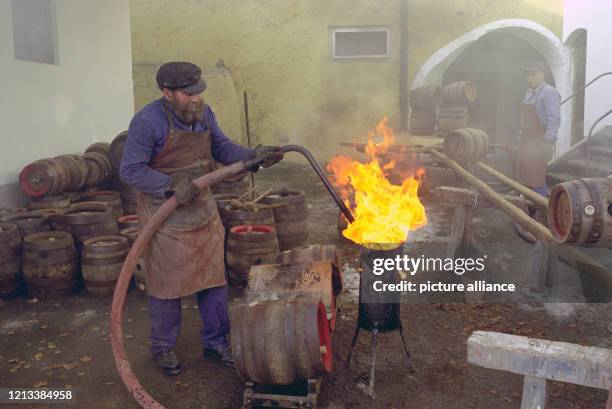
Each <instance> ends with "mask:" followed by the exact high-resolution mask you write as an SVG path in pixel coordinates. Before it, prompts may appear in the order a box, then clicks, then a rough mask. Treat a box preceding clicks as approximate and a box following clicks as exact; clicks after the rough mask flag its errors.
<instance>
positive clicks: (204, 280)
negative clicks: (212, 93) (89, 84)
mask: <svg viewBox="0 0 612 409" xmlns="http://www.w3.org/2000/svg"><path fill="white" fill-rule="evenodd" d="M157 84H158V86H159V89H160V90H161V92H162V94H163V95H162V97H161V98H160V99H158V100H155V101H153V102H151V103H150V104H148V105H147V106H145V107H144V108H143V109H141V110H140V111H139V112H138V113H136V115H134V118H133V119H132V121H131V123H130V127H129V130H128V138H127V140H126V143H125V148H124V151H123V159H122V161H121V170H120V175H121V178H122V179H123V180H124V181H125V182H126V183H128V184H130V185H132V186H133V187H134V188H135V189H136V190H137V191H138V218H139V221H140V223H142V224H144V223H146V222H147V220H148V219H149V218H150V217H151V216H152V215H153V213H154V212H155V210H156V209H157V208H158V207H159V206H160V205H161V204H162V203H163V202H164V201H165V200H166V199H167V198H169V197H170V196H172V195H174V196H175V197H176V199H177V202H178V203H179V207H178V208H177V209H176V210H175V211H174V213H173V214H172V215H171V216H170V217H168V219H167V220H166V221H165V222H164V224H163V225H162V226H161V227H160V229H159V230H158V231H157V233H156V234H155V236H154V237H153V238H152V239H151V242H150V244H149V247H148V249H147V251H146V253H145V274H146V277H145V278H146V291H147V294H148V296H149V318H150V321H151V335H150V336H151V353H152V354H153V359H154V360H155V362H156V363H157V365H158V366H159V367H160V368H161V369H162V370H163V371H164V373H165V374H166V375H176V374H178V373H180V371H181V365H180V363H179V360H178V358H177V356H176V353H175V351H174V348H175V346H176V341H177V338H178V335H179V331H180V325H181V297H184V296H187V295H190V294H196V297H197V301H198V306H199V310H200V316H201V319H202V324H203V328H202V332H201V337H202V346H203V355H204V356H205V357H212V358H216V359H219V360H220V361H221V362H222V363H223V364H225V365H227V366H233V361H232V355H231V351H230V347H229V344H228V340H227V334H228V332H229V319H228V313H227V285H226V280H225V265H224V248H223V246H224V228H223V225H222V224H221V220H220V218H219V213H218V211H217V205H216V203H215V199H214V197H213V195H212V194H211V192H210V190H209V189H206V190H205V191H202V192H200V191H198V189H197V188H196V186H195V184H194V183H193V182H192V181H193V180H194V179H196V178H197V177H199V176H202V175H204V174H206V173H208V172H210V171H212V170H213V166H214V162H215V161H217V162H220V163H222V164H224V165H229V164H231V163H234V162H238V161H245V160H248V159H251V158H253V157H255V156H257V157H261V156H264V157H265V160H264V162H263V164H262V166H264V167H267V166H271V165H272V164H274V163H276V162H278V161H280V160H281V159H282V158H283V153H282V151H281V150H280V148H278V147H271V146H257V147H256V148H255V149H249V148H246V147H243V146H240V145H238V144H236V143H234V142H232V141H231V140H230V139H229V138H228V137H227V136H225V134H224V133H223V131H222V130H221V128H220V127H219V125H218V124H217V120H216V119H215V114H214V113H213V111H212V109H211V108H210V107H209V106H208V105H205V104H204V102H203V100H202V96H201V94H202V92H204V90H205V89H206V82H205V81H204V79H203V78H202V76H201V70H200V68H199V67H198V66H196V65H194V64H191V63H188V62H169V63H166V64H164V65H162V66H161V67H160V68H159V71H158V72H157ZM251 170H253V171H256V170H257V169H251Z"/></svg>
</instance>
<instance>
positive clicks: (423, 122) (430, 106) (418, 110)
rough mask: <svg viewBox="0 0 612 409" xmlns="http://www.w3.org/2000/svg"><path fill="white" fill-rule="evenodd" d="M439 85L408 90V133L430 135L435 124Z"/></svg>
mask: <svg viewBox="0 0 612 409" xmlns="http://www.w3.org/2000/svg"><path fill="white" fill-rule="evenodd" d="M439 98H440V87H434V86H427V87H419V88H415V89H413V90H411V91H410V98H409V99H410V133H411V134H413V135H431V134H433V133H434V130H435V125H436V109H437V107H438V100H439Z"/></svg>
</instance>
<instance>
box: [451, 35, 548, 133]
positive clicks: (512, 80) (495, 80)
mask: <svg viewBox="0 0 612 409" xmlns="http://www.w3.org/2000/svg"><path fill="white" fill-rule="evenodd" d="M530 61H544V58H543V57H542V56H541V55H540V54H539V53H538V52H537V51H536V50H535V49H534V48H533V47H531V46H530V45H529V44H528V43H527V42H525V41H524V40H522V39H520V38H519V37H516V36H514V35H512V34H507V33H490V34H486V35H484V36H483V37H481V38H480V39H478V40H477V41H475V42H474V43H473V44H471V45H470V46H468V47H467V48H466V50H465V51H464V52H463V53H462V54H461V55H460V56H459V57H458V58H457V59H456V60H455V61H454V62H453V63H452V64H451V65H450V66H449V67H448V69H447V70H446V72H445V73H444V76H443V85H446V84H449V83H452V82H455V81H462V80H469V81H472V82H474V84H475V85H476V89H477V97H476V101H475V102H474V103H473V104H472V106H470V107H469V110H470V126H473V127H477V128H481V129H484V130H485V131H486V132H487V133H488V134H489V140H490V141H491V142H493V143H498V144H510V145H511V144H514V143H515V140H516V137H517V134H518V131H519V113H520V108H521V103H522V100H523V96H524V93H525V90H526V88H527V86H526V85H525V75H524V73H523V69H524V67H525V65H526V64H527V63H528V62H530ZM546 82H547V83H549V84H551V85H553V86H554V85H555V84H554V80H553V77H552V74H551V73H550V70H548V72H547V74H546Z"/></svg>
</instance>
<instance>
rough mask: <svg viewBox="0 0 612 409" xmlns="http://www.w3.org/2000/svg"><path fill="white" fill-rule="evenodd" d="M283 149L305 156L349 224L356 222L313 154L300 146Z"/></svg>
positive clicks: (288, 146) (289, 146) (283, 148)
mask: <svg viewBox="0 0 612 409" xmlns="http://www.w3.org/2000/svg"><path fill="white" fill-rule="evenodd" d="M281 149H282V150H283V152H297V153H299V154H301V155H302V156H304V157H305V158H306V160H308V162H309V163H310V166H312V168H313V169H314V171H315V172H316V174H317V176H319V179H321V182H323V184H324V185H325V187H326V188H327V191H328V192H329V194H330V195H331V197H332V199H334V202H336V204H337V205H338V207H339V208H340V210H341V211H342V213H343V214H344V217H346V220H348V221H349V223H353V222H354V221H355V218H354V217H353V214H352V213H351V211H350V210H349V209H348V207H346V205H345V204H344V202H343V201H342V199H340V196H338V193H337V192H336V190H335V189H334V187H333V186H332V184H331V182H330V181H329V179H327V175H325V172H324V171H323V168H321V165H320V164H319V162H317V160H316V159H315V157H314V156H312V153H310V151H309V150H308V149H306V148H304V147H303V146H300V145H285V146H283V147H282V148H281Z"/></svg>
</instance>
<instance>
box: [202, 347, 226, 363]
mask: <svg viewBox="0 0 612 409" xmlns="http://www.w3.org/2000/svg"><path fill="white" fill-rule="evenodd" d="M202 356H203V357H204V358H215V359H218V360H220V361H221V363H222V364H223V365H225V366H227V367H228V368H232V369H233V368H234V359H233V358H232V350H231V348H230V347H229V346H226V347H219V348H206V347H204V352H203V353H202Z"/></svg>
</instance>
